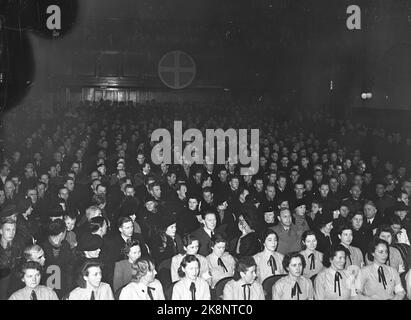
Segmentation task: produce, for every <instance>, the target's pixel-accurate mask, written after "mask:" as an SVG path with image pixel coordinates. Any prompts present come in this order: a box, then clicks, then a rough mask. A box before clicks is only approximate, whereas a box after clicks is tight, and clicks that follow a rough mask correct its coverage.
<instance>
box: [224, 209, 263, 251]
mask: <svg viewBox="0 0 411 320" xmlns="http://www.w3.org/2000/svg"><path fill="white" fill-rule="evenodd" d="M255 226H256V222H255V220H254V219H253V217H252V216H251V215H249V214H247V213H242V214H240V216H239V217H238V229H239V230H240V232H241V235H240V236H239V237H236V238H234V239H233V240H232V241H231V242H230V247H231V253H232V255H233V256H235V257H243V256H252V255H255V254H257V253H258V252H260V250H261V243H260V240H259V239H258V235H257V232H255Z"/></svg>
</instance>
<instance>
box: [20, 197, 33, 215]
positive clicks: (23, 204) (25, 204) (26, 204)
mask: <svg viewBox="0 0 411 320" xmlns="http://www.w3.org/2000/svg"><path fill="white" fill-rule="evenodd" d="M31 205H32V204H31V200H30V199H21V200H19V202H18V203H17V211H18V213H24V212H26V211H27V209H28V208H30V207H31Z"/></svg>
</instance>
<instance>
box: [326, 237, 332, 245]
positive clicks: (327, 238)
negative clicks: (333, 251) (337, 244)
mask: <svg viewBox="0 0 411 320" xmlns="http://www.w3.org/2000/svg"><path fill="white" fill-rule="evenodd" d="M325 240H327V242H328V243H329V244H330V246H332V242H331V238H330V236H325Z"/></svg>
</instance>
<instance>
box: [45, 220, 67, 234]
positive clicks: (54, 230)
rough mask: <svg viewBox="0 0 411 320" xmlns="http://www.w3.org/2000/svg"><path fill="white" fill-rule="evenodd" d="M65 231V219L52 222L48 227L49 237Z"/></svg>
mask: <svg viewBox="0 0 411 320" xmlns="http://www.w3.org/2000/svg"><path fill="white" fill-rule="evenodd" d="M64 231H66V223H65V222H64V221H63V219H56V220H54V221H51V222H50V223H49V224H48V226H47V233H48V235H49V236H57V235H59V234H60V233H62V232H64Z"/></svg>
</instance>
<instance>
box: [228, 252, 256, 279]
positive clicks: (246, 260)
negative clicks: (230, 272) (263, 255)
mask: <svg viewBox="0 0 411 320" xmlns="http://www.w3.org/2000/svg"><path fill="white" fill-rule="evenodd" d="M253 266H254V267H257V264H256V263H255V260H254V258H253V257H250V256H245V257H241V258H240V259H239V260H238V261H237V263H236V266H235V271H236V272H235V274H234V279H235V280H239V279H240V278H241V272H243V273H245V272H247V270H248V269H249V268H251V267H253Z"/></svg>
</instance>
